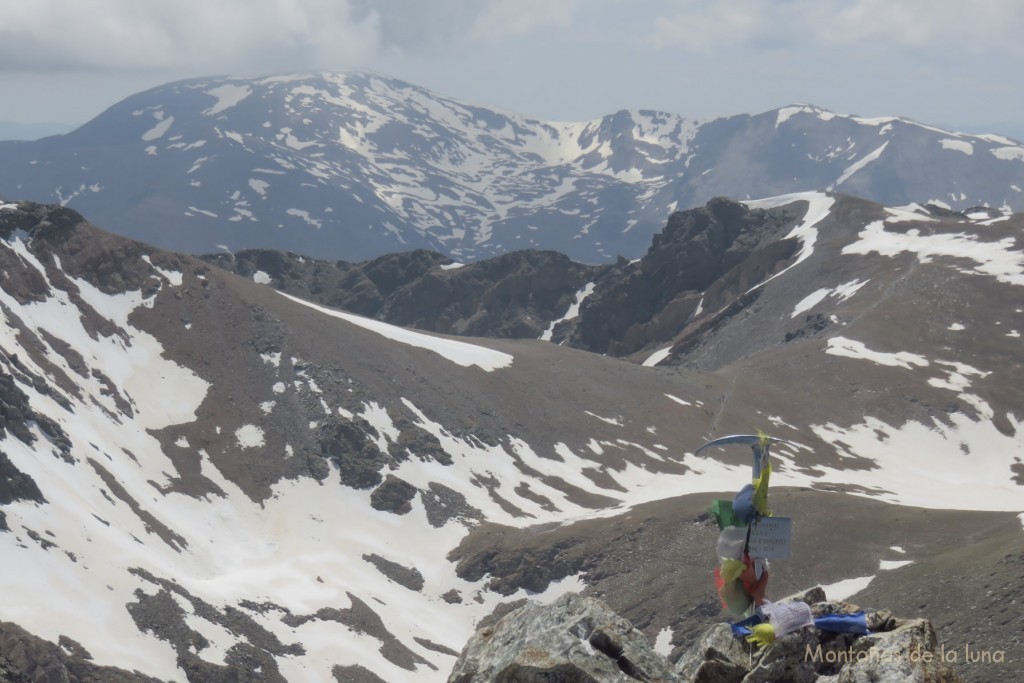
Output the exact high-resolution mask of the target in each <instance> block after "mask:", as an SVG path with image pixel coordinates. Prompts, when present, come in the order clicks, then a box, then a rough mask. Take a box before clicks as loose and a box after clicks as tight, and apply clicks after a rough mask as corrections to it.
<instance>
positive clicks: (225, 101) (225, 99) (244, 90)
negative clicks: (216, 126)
mask: <svg viewBox="0 0 1024 683" xmlns="http://www.w3.org/2000/svg"><path fill="white" fill-rule="evenodd" d="M206 94H207V95H213V96H214V97H216V98H217V101H216V102H215V103H214V105H213V106H212V107H210V108H209V109H207V110H205V111H203V115H204V116H214V115H216V114H219V113H221V112H222V111H224V110H225V109H230V108H231V107H233V106H235V105H236V104H238V103H239V102H241V101H242V100H244V99H245V98H246V97H248V96H249V95H251V94H252V89H251V88H250V87H249V86H247V85H233V84H231V83H226V84H224V85H220V86H217V87H216V88H211V89H210V90H207V91H206Z"/></svg>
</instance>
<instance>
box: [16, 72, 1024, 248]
mask: <svg viewBox="0 0 1024 683" xmlns="http://www.w3.org/2000/svg"><path fill="white" fill-rule="evenodd" d="M809 190H835V191H841V192H844V193H848V194H853V195H857V196H861V197H865V198H868V199H871V200H874V201H877V202H880V203H882V204H886V205H891V206H894V205H904V204H908V203H911V202H918V203H921V204H924V203H933V204H936V205H940V206H946V207H949V208H952V209H956V210H962V209H966V208H970V207H973V206H989V207H993V208H1002V207H1006V208H1009V209H1013V210H1021V209H1024V192H1022V190H1024V146H1022V145H1021V144H1020V143H1019V142H1016V141H1014V140H1011V139H1008V138H1004V137H1000V136H995V135H967V134H962V133H956V132H952V131H945V130H940V129H938V128H934V127H931V126H927V125H924V124H920V123H916V122H913V121H908V120H905V119H901V118H874V119H865V118H860V117H856V116H844V115H839V114H834V113H832V112H828V111H825V110H822V109H819V108H816V107H813V106H803V105H798V106H790V107H784V108H781V109H778V110H773V111H769V112H765V113H762V114H757V115H746V114H744V115H738V116H730V117H726V118H720V119H714V120H707V121H697V120H692V119H687V118H685V117H683V116H679V115H676V114H669V113H663V112H654V111H619V112H616V113H614V114H609V115H607V116H604V117H602V118H601V119H597V120H593V121H586V122H578V123H553V122H545V121H540V120H537V119H534V118H530V117H527V116H521V115H518V114H511V113H508V112H502V111H498V110H494V109H491V108H488V107H485V106H480V105H474V104H469V103H464V102H459V101H457V100H454V99H451V98H447V97H442V96H438V95H435V94H433V93H431V92H429V91H427V90H425V89H423V88H419V87H417V86H414V85H410V84H408V83H403V82H401V81H397V80H393V79H389V78H384V77H381V76H376V75H371V74H365V73H353V74H317V75H294V76H276V77H268V78H251V79H242V78H203V79H196V80H190V81H182V82H178V83H172V84H169V85H166V86H162V87H159V88H155V89H152V90H149V91H146V92H143V93H139V94H137V95H134V96H132V97H129V98H128V99H126V100H124V101H122V102H120V103H118V104H116V105H114V106H113V107H111V108H110V109H108V110H107V111H106V112H104V113H103V114H101V115H100V116H98V117H97V118H96V119H94V120H92V121H90V122H89V123H87V124H85V125H84V126H82V127H80V128H78V129H77V130H75V131H73V132H71V133H68V134H66V135H60V136H54V137H50V138H45V139H42V140H38V141H34V142H2V143H0V196H6V197H10V198H19V199H34V200H39V201H44V202H54V203H60V204H65V205H67V206H70V207H74V208H75V209H77V210H80V211H83V212H85V213H86V214H88V215H89V216H90V217H91V218H92V219H93V220H95V221H97V222H98V223H100V224H102V225H104V226H106V227H107V228H109V229H112V230H115V231H117V232H119V233H121V234H124V235H127V236H130V237H133V238H136V239H140V240H143V241H146V242H148V243H151V244H155V245H160V246H163V247H166V248H171V249H175V250H179V251H185V252H191V253H204V252H212V251H216V250H218V249H228V250H239V249H244V248H274V249H284V250H290V251H293V252H296V253H301V254H306V255H312V256H317V257H320V258H328V259H344V260H347V261H359V260H364V259H370V258H375V257H378V256H381V255H383V254H387V253H392V252H397V251H408V250H412V249H417V248H425V249H430V250H435V251H438V252H440V253H443V254H445V255H447V256H450V257H452V258H454V259H457V260H461V261H471V260H477V259H482V258H487V257H491V256H496V255H499V254H502V253H507V252H510V251H515V250H520V249H539V250H556V251H559V252H561V253H563V254H566V255H568V256H570V257H571V258H572V259H574V260H577V261H582V262H587V263H609V262H612V261H614V260H615V258H616V257H617V256H619V255H622V256H625V257H627V258H635V257H638V256H640V255H641V254H642V253H643V252H644V250H645V249H646V248H647V246H648V245H649V244H650V239H651V236H652V235H653V234H654V233H656V232H657V231H658V230H660V228H661V226H662V225H664V222H665V219H666V217H667V216H668V215H669V214H670V213H672V212H673V211H675V210H678V209H686V208H692V207H696V206H701V205H703V204H705V203H706V202H707V201H708V200H710V199H711V198H713V197H716V196H730V197H733V198H737V199H749V198H757V197H765V196H776V195H780V194H785V193H791V192H800V191H809Z"/></svg>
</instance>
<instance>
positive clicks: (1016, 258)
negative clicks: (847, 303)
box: [842, 221, 1024, 285]
mask: <svg viewBox="0 0 1024 683" xmlns="http://www.w3.org/2000/svg"><path fill="white" fill-rule="evenodd" d="M857 237H858V240H857V241H856V242H854V243H852V244H848V245H847V246H845V247H843V250H842V253H843V254H862V255H867V254H870V253H872V252H877V253H879V254H881V255H882V256H890V257H891V256H896V255H897V254H900V253H903V252H912V253H914V254H916V255H917V258H918V260H919V261H920V262H921V263H930V262H931V260H932V259H933V258H935V257H939V256H945V257H949V258H953V259H957V260H967V261H973V262H974V263H975V264H977V265H975V266H974V267H973V268H958V270H959V271H960V272H961V273H974V274H980V275H990V276H993V277H995V278H996V279H997V280H999V281H1000V282H1005V283H1007V284H1013V285H1024V253H1022V252H1020V251H1018V250H1017V249H1016V247H1017V243H1016V240H1015V239H1014V238H1013V237H1007V238H1004V239H1001V240H998V241H995V242H985V241H982V240H981V239H979V237H978V235H976V234H968V233H937V234H933V235H922V234H921V232H920V231H919V230H917V229H916V228H914V229H912V230H909V231H907V232H906V233H898V232H887V231H886V230H885V223H884V222H883V221H874V222H872V223H869V224H868V225H867V226H865V227H864V229H863V230H861V232H860V233H859V234H858V236H857Z"/></svg>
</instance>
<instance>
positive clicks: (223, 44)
mask: <svg viewBox="0 0 1024 683" xmlns="http://www.w3.org/2000/svg"><path fill="white" fill-rule="evenodd" d="M379 49H380V31H379V28H378V26H377V17H376V15H373V14H371V15H368V16H366V17H364V18H362V19H361V20H356V19H354V18H353V17H352V14H351V12H350V7H349V3H348V2H346V1H345V0H301V1H300V0H217V1H216V2H210V1H209V0H177V2H174V3H149V2H147V3H142V2H138V1H137V0H94V1H93V2H88V3H84V2H80V1H79V0H35V1H34V2H18V3H14V2H7V3H4V4H3V6H2V7H0V65H2V66H0V69H3V70H5V71H48V70H58V69H64V70H82V69H135V70H161V69H181V68H193V69H200V70H214V71H219V72H223V71H225V70H236V71H241V72H248V73H251V72H262V71H281V70H289V69H295V68H313V67H316V66H319V65H321V64H323V63H326V62H332V61H338V62H347V61H353V60H359V59H362V58H366V57H367V56H369V55H372V54H373V53H375V52H376V51H378V50H379Z"/></svg>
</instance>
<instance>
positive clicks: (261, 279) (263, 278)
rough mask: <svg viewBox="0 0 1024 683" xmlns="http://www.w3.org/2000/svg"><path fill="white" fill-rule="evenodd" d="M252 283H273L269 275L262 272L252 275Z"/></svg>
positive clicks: (258, 271)
mask: <svg viewBox="0 0 1024 683" xmlns="http://www.w3.org/2000/svg"><path fill="white" fill-rule="evenodd" d="M252 281H253V282H255V283H257V284H260V285H269V284H270V283H271V282H273V280H272V278H271V277H270V274H269V273H265V272H263V271H262V270H257V271H256V272H255V273H253V274H252Z"/></svg>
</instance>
